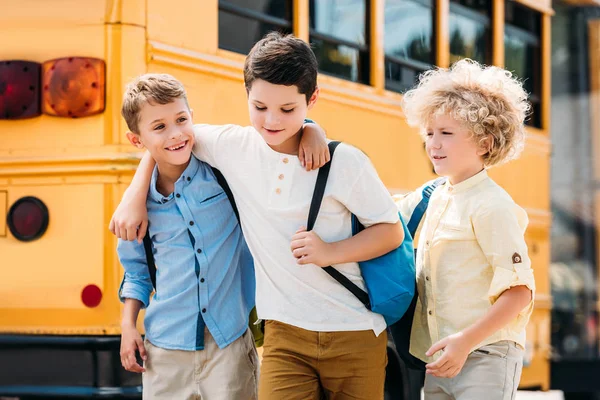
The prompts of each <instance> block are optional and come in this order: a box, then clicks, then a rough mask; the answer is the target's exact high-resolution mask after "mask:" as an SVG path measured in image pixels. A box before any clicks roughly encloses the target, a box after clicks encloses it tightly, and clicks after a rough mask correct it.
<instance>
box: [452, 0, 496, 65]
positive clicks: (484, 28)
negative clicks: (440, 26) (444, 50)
mask: <svg viewBox="0 0 600 400" xmlns="http://www.w3.org/2000/svg"><path fill="white" fill-rule="evenodd" d="M449 26H450V62H451V63H454V62H456V61H458V60H461V59H463V58H470V59H473V60H475V61H478V62H480V63H482V64H490V63H491V59H492V46H491V43H492V42H491V1H490V0H451V1H450V19H449Z"/></svg>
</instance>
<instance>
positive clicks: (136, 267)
mask: <svg viewBox="0 0 600 400" xmlns="http://www.w3.org/2000/svg"><path fill="white" fill-rule="evenodd" d="M157 177H158V169H157V168H155V169H154V173H153V175H152V182H151V185H150V191H149V195H148V200H147V203H146V204H147V207H148V221H149V224H148V225H149V227H148V230H149V232H150V237H151V239H152V246H153V253H154V259H155V263H156V269H157V271H156V293H155V294H154V297H153V298H152V301H150V294H151V293H152V283H151V281H150V274H149V272H148V266H147V263H146V257H145V253H144V245H143V244H139V243H138V242H137V241H133V242H132V241H123V240H119V244H118V247H117V252H118V255H119V259H120V261H121V264H122V265H123V268H124V269H125V274H124V277H123V282H122V284H121V288H120V290H119V298H120V300H121V301H124V300H125V298H132V299H137V300H139V301H141V302H142V303H143V304H144V307H147V310H146V317H145V320H144V326H145V329H146V337H147V338H148V340H149V341H150V342H151V343H152V344H154V345H155V346H158V347H161V348H165V349H174V350H190V351H192V350H201V349H203V347H204V327H205V326H206V327H207V328H208V330H209V332H210V334H211V335H212V336H213V337H214V339H215V342H216V343H217V345H218V346H219V347H220V348H223V347H225V346H227V345H228V344H230V343H231V342H233V341H234V340H236V339H237V338H238V337H240V336H241V335H242V334H243V333H244V332H245V331H246V329H247V326H248V314H249V313H250V310H251V309H252V307H254V293H255V280H254V264H253V261H252V258H251V256H250V252H249V251H248V247H247V246H246V242H245V240H244V237H243V236H242V231H241V229H240V226H239V224H238V221H237V219H236V217H235V214H234V213H233V209H232V207H231V204H230V202H229V199H228V198H227V195H226V194H225V192H224V191H223V189H222V188H221V186H220V185H219V184H218V182H217V181H216V179H215V176H214V174H213V172H212V170H211V168H210V167H209V166H208V165H207V164H204V163H203V162H200V161H198V160H197V159H196V158H195V157H193V156H192V158H191V161H190V163H189V165H188V167H187V168H186V170H185V171H184V173H183V174H182V175H181V177H180V178H179V179H178V180H177V182H175V190H174V192H173V193H172V194H171V195H169V196H168V197H165V196H163V195H161V194H160V193H159V192H158V191H157V190H156V180H157Z"/></svg>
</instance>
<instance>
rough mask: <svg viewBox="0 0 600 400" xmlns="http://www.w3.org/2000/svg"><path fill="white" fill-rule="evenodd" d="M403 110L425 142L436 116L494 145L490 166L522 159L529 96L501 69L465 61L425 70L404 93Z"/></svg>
mask: <svg viewBox="0 0 600 400" xmlns="http://www.w3.org/2000/svg"><path fill="white" fill-rule="evenodd" d="M402 108H403V110H404V115H405V117H406V119H407V121H408V124H409V125H412V126H419V127H420V128H421V135H423V138H425V134H426V132H425V127H426V126H427V124H428V123H429V122H430V121H431V119H432V118H433V117H435V116H436V115H449V116H451V117H452V118H454V119H455V120H457V121H460V122H461V123H462V124H463V125H464V126H465V127H467V128H468V129H469V130H470V131H471V133H472V135H473V139H474V140H475V142H477V143H478V144H481V145H483V144H485V143H490V144H491V146H490V147H489V151H488V152H487V153H486V154H485V155H484V156H483V162H484V165H485V166H486V167H492V166H494V165H500V164H503V163H506V162H508V161H510V160H513V159H515V158H517V157H518V156H519V155H520V154H521V152H522V150H523V147H524V144H525V126H524V121H525V118H526V117H527V115H528V114H529V111H530V106H529V103H528V101H527V92H526V91H525V90H524V89H523V83H522V82H521V81H520V80H519V79H517V78H516V77H515V76H513V75H512V74H511V73H510V72H509V71H507V70H504V69H502V68H499V67H494V66H483V65H480V64H479V63H477V62H476V61H473V60H469V59H464V60H460V61H458V62H456V63H455V64H454V65H452V66H451V67H450V68H448V69H444V68H436V69H432V70H430V71H426V72H425V73H423V74H422V75H421V76H420V77H419V83H418V85H417V86H416V87H415V88H413V89H411V90H409V91H408V92H406V93H405V94H404V98H403V100H402ZM490 139H491V140H490Z"/></svg>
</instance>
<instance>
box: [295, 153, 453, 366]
mask: <svg viewBox="0 0 600 400" xmlns="http://www.w3.org/2000/svg"><path fill="white" fill-rule="evenodd" d="M339 143H340V142H330V143H329V152H330V155H331V160H333V154H334V152H335V149H336V147H337V146H338V145H339ZM331 162H332V161H330V162H329V163H327V164H325V165H324V166H323V167H321V168H320V169H319V174H318V176H317V183H316V185H315V191H314V193H313V198H312V202H311V206H310V211H309V216H308V224H307V229H308V230H311V229H312V228H313V227H314V224H315V221H316V219H317V215H318V213H319V208H320V206H321V202H322V200H323V194H324V193H325V186H326V185H327V177H328V176H329V170H330V168H331ZM443 181H444V179H438V180H436V181H434V182H433V183H432V184H430V185H428V186H426V187H425V189H424V190H423V200H421V202H420V203H419V205H417V207H416V208H415V210H414V212H413V214H412V216H411V218H410V221H409V222H408V225H406V224H405V223H404V221H403V219H402V216H401V215H399V217H400V221H401V222H402V226H403V227H404V241H403V242H402V244H401V245H400V246H399V247H398V248H396V249H394V250H392V251H390V252H389V253H387V254H384V255H382V256H380V257H377V258H374V259H371V260H367V261H362V262H359V263H358V264H359V266H360V271H361V274H362V277H363V279H364V281H365V285H366V288H367V291H366V292H365V291H364V290H362V289H361V288H359V287H358V286H356V285H355V284H354V283H353V282H352V281H350V280H349V279H348V278H346V277H345V276H344V275H343V274H342V273H340V272H339V271H338V270H336V269H335V268H333V267H331V266H329V267H325V268H323V270H324V271H325V272H327V273H328V274H329V275H330V276H331V277H332V278H334V279H335V280H337V281H338V282H339V283H340V284H341V285H342V286H344V287H345V288H346V289H348V290H349V291H350V292H351V293H352V294H354V296H356V297H357V298H358V299H359V300H360V301H361V302H362V303H363V304H364V305H365V307H366V308H367V309H369V310H371V311H373V312H375V313H377V314H381V315H382V316H383V317H384V319H385V321H386V323H387V325H388V330H389V333H390V334H391V336H392V338H393V339H394V343H395V345H396V350H397V351H398V354H399V355H400V357H401V358H402V360H403V361H404V362H405V363H406V364H407V366H409V367H411V368H415V369H424V368H425V364H424V363H423V362H422V361H421V360H419V359H417V358H416V357H414V356H412V355H411V354H410V353H409V351H408V348H409V340H410V330H411V327H412V320H413V316H414V312H415V306H416V302H417V291H416V273H415V253H414V252H415V250H414V247H413V239H412V238H413V236H414V234H415V232H416V230H417V227H418V226H419V222H420V221H421V219H422V218H423V214H424V213H425V211H426V210H427V205H428V204H429V197H430V196H431V194H432V193H433V191H434V190H435V188H436V187H437V186H439V185H440V184H442V183H443ZM363 229H364V227H363V226H362V225H361V224H360V222H359V221H358V218H356V216H355V215H352V234H353V235H356V234H357V233H358V232H360V231H361V230H363Z"/></svg>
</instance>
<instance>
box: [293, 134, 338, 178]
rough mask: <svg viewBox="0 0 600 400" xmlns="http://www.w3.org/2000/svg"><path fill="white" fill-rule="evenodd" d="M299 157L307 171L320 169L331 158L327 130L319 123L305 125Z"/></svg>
mask: <svg viewBox="0 0 600 400" xmlns="http://www.w3.org/2000/svg"><path fill="white" fill-rule="evenodd" d="M298 158H299V159H300V163H301V164H302V166H303V167H304V168H306V170H307V171H310V170H313V169H319V168H321V167H322V166H323V165H325V164H326V163H327V162H328V161H329V160H330V158H331V157H330V156H329V147H328V146H327V140H326V138H325V131H323V129H321V127H319V125H317V124H310V123H309V124H305V125H304V130H303V132H302V138H301V139H300V148H299V149H298Z"/></svg>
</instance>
